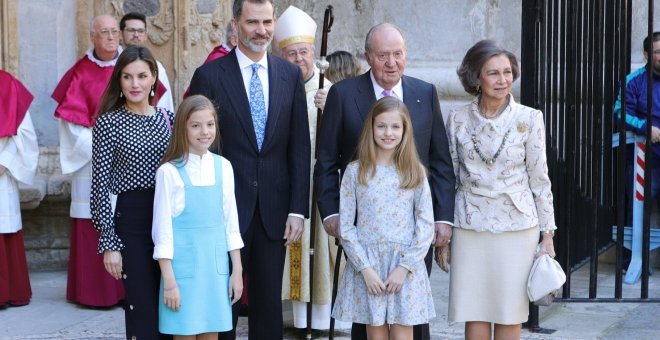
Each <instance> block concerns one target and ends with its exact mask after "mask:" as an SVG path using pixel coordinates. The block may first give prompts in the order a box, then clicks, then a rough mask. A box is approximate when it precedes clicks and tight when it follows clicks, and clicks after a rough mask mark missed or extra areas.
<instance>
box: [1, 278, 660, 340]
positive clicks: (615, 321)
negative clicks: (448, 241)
mask: <svg viewBox="0 0 660 340" xmlns="http://www.w3.org/2000/svg"><path fill="white" fill-rule="evenodd" d="M599 269H600V270H601V271H602V272H606V273H607V272H609V274H601V275H599V276H598V282H599V294H598V296H599V297H611V296H613V291H614V276H613V275H612V274H611V272H612V270H611V266H607V265H601V266H600V268H599ZM588 273H589V272H588V268H584V269H582V270H580V271H578V272H577V273H574V274H573V277H572V281H571V283H572V292H573V293H572V295H573V297H584V296H586V292H587V287H588V286H587V285H588V282H589V278H588ZM656 276H657V275H656ZM31 279H32V290H33V292H34V296H33V299H32V302H31V303H30V304H29V305H28V306H25V307H13V308H9V309H6V310H2V311H0V339H122V338H123V337H124V333H123V329H124V328H123V327H124V326H123V312H122V310H121V309H120V308H118V307H115V308H110V309H104V310H98V309H87V308H81V307H78V306H77V305H74V304H70V303H67V302H65V301H64V295H65V287H66V272H64V271H51V272H36V273H32V275H31ZM431 282H432V286H433V293H434V298H435V304H436V312H437V313H438V317H437V318H436V319H435V320H433V322H432V323H431V333H432V338H433V339H462V338H463V324H461V323H457V324H452V325H449V324H448V323H447V283H448V275H446V274H444V273H442V272H441V271H440V270H438V269H437V268H434V271H433V275H432V277H431ZM649 286H650V291H649V296H650V297H656V298H658V297H660V277H654V276H652V277H651V280H650V284H649ZM639 289H640V284H639V283H638V284H637V285H633V286H625V287H624V296H626V297H638V296H639ZM285 323H287V324H289V325H290V324H291V323H292V321H291V313H290V308H289V307H285ZM541 327H543V328H545V329H551V330H555V332H554V333H552V334H539V333H530V332H528V331H526V330H525V331H524V333H523V339H660V304H658V303H555V304H554V305H553V306H551V307H549V308H542V309H541ZM246 335H247V322H246V319H245V318H241V319H240V321H239V338H240V339H247V336H246ZM285 338H286V339H298V338H300V333H298V332H297V331H295V330H293V329H290V328H287V332H286V336H285ZM317 338H327V333H321V334H319V335H318V337H317ZM336 339H348V333H347V330H340V332H339V333H338V336H337V337H336Z"/></svg>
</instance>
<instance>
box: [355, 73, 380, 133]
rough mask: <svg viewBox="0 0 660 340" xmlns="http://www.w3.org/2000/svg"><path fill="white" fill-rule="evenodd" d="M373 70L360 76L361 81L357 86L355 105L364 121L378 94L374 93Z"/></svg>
mask: <svg viewBox="0 0 660 340" xmlns="http://www.w3.org/2000/svg"><path fill="white" fill-rule="evenodd" d="M369 72H371V70H369V71H367V73H365V74H363V75H361V76H360V81H359V82H358V86H357V96H356V97H355V105H356V106H357V110H358V112H359V113H360V117H361V118H362V121H364V120H365V119H366V118H367V113H368V112H369V108H370V107H371V105H372V104H373V103H375V102H376V94H374V86H373V84H372V83H371V76H370V75H369Z"/></svg>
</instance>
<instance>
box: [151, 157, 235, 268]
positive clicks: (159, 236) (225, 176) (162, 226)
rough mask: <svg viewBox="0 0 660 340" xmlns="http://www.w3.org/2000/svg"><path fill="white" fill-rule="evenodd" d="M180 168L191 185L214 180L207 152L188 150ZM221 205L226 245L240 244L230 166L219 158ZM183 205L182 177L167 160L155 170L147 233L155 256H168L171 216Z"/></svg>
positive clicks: (170, 252) (170, 255)
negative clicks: (149, 229)
mask: <svg viewBox="0 0 660 340" xmlns="http://www.w3.org/2000/svg"><path fill="white" fill-rule="evenodd" d="M184 169H185V171H186V173H187V174H188V177H190V182H191V184H192V185H193V186H208V185H214V184H215V164H214V161H213V155H212V154H211V153H210V152H207V153H206V154H204V155H202V156H198V155H194V154H188V162H187V163H186V165H184ZM222 193H223V199H222V207H223V211H224V225H225V233H226V235H227V249H228V250H234V249H240V248H243V239H242V238H241V232H240V229H239V226H238V212H237V210H236V197H235V196H234V170H233V168H232V166H231V163H230V162H229V161H228V160H227V159H225V158H224V157H223V158H222ZM185 206H186V195H185V188H184V184H183V180H182V179H181V176H180V175H179V172H178V170H177V168H176V167H175V166H174V165H172V164H171V163H166V164H163V165H161V166H160V167H159V168H158V170H157V171H156V193H155V197H154V217H153V226H152V230H151V237H152V239H153V241H154V245H155V247H154V255H153V258H154V259H155V260H158V259H172V258H173V256H174V243H173V232H172V218H174V217H177V216H179V215H180V214H181V213H182V212H183V210H184V209H185Z"/></svg>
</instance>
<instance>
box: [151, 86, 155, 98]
mask: <svg viewBox="0 0 660 340" xmlns="http://www.w3.org/2000/svg"><path fill="white" fill-rule="evenodd" d="M155 95H156V94H155V93H154V86H153V85H152V86H151V96H152V97H153V96H155Z"/></svg>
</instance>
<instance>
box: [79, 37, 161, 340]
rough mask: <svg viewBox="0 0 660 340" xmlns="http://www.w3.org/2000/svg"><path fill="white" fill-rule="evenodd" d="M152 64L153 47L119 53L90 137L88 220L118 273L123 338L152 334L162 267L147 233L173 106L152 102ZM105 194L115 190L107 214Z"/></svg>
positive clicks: (155, 336) (150, 336) (108, 200)
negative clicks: (121, 289) (122, 299)
mask: <svg viewBox="0 0 660 340" xmlns="http://www.w3.org/2000/svg"><path fill="white" fill-rule="evenodd" d="M155 84H158V70H157V66H156V61H155V59H154V58H153V56H152V54H151V52H150V51H149V50H148V49H147V48H145V47H141V46H131V47H129V48H127V49H126V50H124V52H123V53H122V54H121V55H120V56H119V59H118V60H117V64H116V65H115V68H114V70H113V73H112V77H111V78H110V82H109V84H108V87H107V88H106V90H105V94H104V95H103V100H102V102H101V106H100V109H99V113H98V116H97V118H96V124H95V125H94V129H93V137H92V197H91V210H92V219H93V221H94V225H95V226H96V227H97V229H98V230H99V232H100V233H101V237H100V239H99V245H98V252H99V254H103V263H104V265H105V269H106V270H107V271H108V273H110V275H112V276H113V277H114V278H115V279H123V282H124V288H125V290H126V301H125V306H124V310H125V320H126V338H127V339H158V338H163V337H165V336H163V335H161V334H159V333H158V286H159V281H160V270H159V268H158V264H157V263H156V262H155V261H154V260H153V259H152V255H153V251H154V244H153V241H152V240H151V222H152V215H153V201H154V186H155V175H156V169H157V168H158V165H159V163H160V159H161V158H162V157H163V154H164V152H165V149H166V148H167V144H168V143H169V139H170V135H171V131H172V123H173V117H174V115H173V113H172V112H170V111H168V110H166V109H163V108H159V107H153V106H151V102H152V100H153V98H154V94H155V93H154V85H155ZM111 195H116V196H117V202H116V209H115V210H114V213H113V206H112V203H111Z"/></svg>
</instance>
